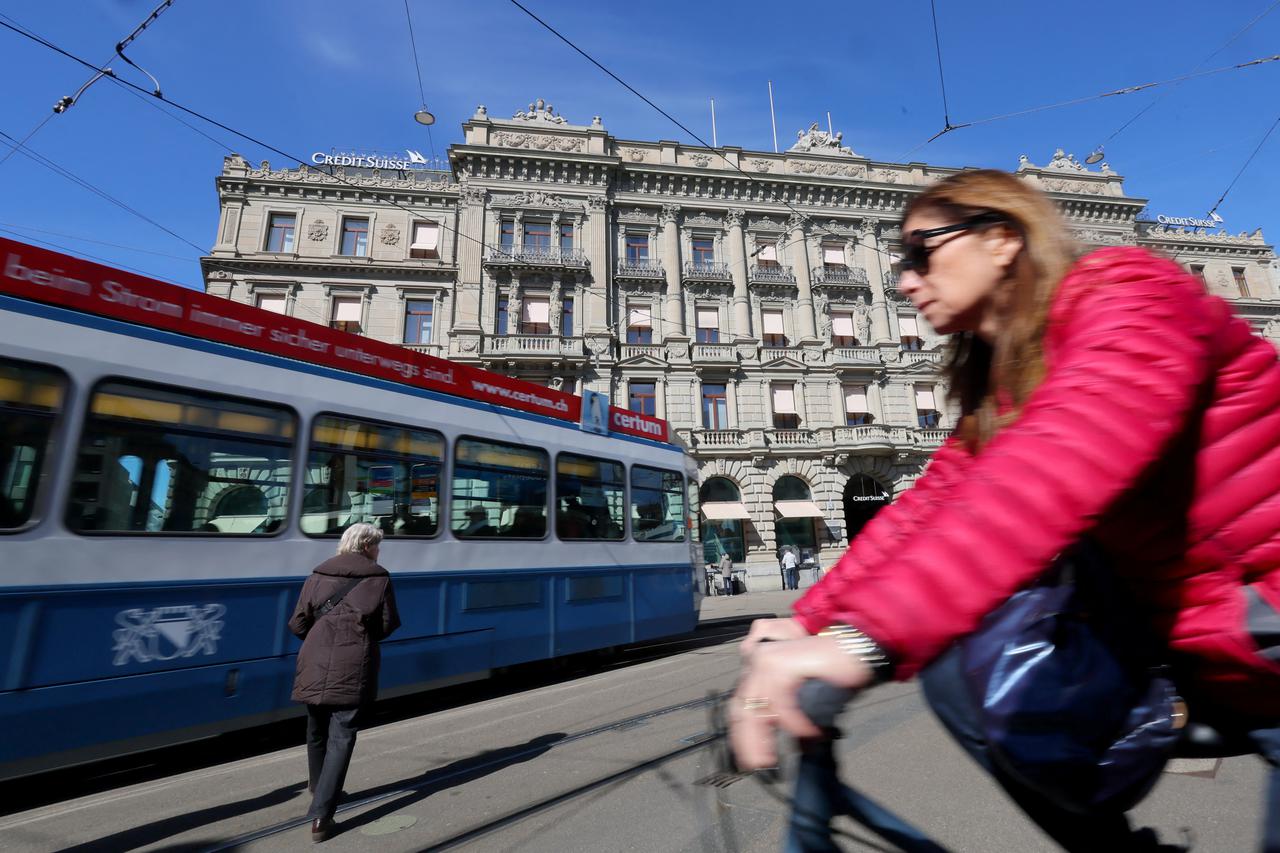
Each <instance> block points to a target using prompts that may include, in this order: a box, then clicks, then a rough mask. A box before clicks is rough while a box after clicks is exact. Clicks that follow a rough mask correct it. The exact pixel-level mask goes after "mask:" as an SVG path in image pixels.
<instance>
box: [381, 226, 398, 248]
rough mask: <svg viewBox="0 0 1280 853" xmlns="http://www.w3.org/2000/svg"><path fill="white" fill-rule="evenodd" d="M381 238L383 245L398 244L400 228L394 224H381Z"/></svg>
mask: <svg viewBox="0 0 1280 853" xmlns="http://www.w3.org/2000/svg"><path fill="white" fill-rule="evenodd" d="M381 239H382V245H384V246H399V245H400V229H399V228H397V227H396V226H394V225H385V226H383V228H382V237H381Z"/></svg>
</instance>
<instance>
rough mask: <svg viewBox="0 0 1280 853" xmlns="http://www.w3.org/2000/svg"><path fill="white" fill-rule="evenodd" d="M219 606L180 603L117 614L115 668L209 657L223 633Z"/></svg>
mask: <svg viewBox="0 0 1280 853" xmlns="http://www.w3.org/2000/svg"><path fill="white" fill-rule="evenodd" d="M226 612H227V608H226V606H225V605H222V604H206V605H203V606H201V605H197V604H182V605H177V606H172V607H156V608H153V609H151V610H144V609H142V608H133V609H130V610H121V611H120V612H119V613H117V614H116V624H117V625H119V626H120V627H119V628H116V629H115V630H114V631H112V632H111V637H112V639H114V640H115V648H114V649H113V651H114V652H115V659H114V660H113V661H112V663H113V664H114V665H115V666H124V665H125V664H127V663H128V662H129V661H131V660H134V661H137V662H138V663H153V662H155V661H170V660H177V659H178V658H190V657H195V656H196V655H198V654H202V653H203V654H206V655H212V654H215V653H216V652H217V651H218V640H219V639H220V638H221V634H222V617H223V615H224V614H225V613H226Z"/></svg>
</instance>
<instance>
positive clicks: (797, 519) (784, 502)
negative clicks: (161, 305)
mask: <svg viewBox="0 0 1280 853" xmlns="http://www.w3.org/2000/svg"><path fill="white" fill-rule="evenodd" d="M773 506H774V509H775V510H777V512H778V520H777V524H776V526H775V528H774V529H775V530H776V538H777V542H776V544H777V546H778V549H779V551H781V549H782V548H783V547H786V546H790V547H791V548H793V549H795V551H796V554H797V555H799V554H802V553H805V552H808V553H812V552H813V551H814V549H815V548H816V547H817V545H818V536H817V531H816V528H815V521H816V520H817V519H818V518H821V517H822V513H821V512H819V511H818V509H817V507H816V506H814V504H813V496H812V494H811V493H810V492H809V484H808V483H806V482H805V481H804V480H801V479H800V478H799V477H792V476H786V477H779V478H778V481H777V482H776V483H774V484H773Z"/></svg>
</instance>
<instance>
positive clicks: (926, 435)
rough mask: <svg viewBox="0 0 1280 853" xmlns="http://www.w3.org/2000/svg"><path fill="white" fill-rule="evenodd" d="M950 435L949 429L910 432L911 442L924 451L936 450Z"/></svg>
mask: <svg viewBox="0 0 1280 853" xmlns="http://www.w3.org/2000/svg"><path fill="white" fill-rule="evenodd" d="M950 435H951V430H949V429H917V430H914V431H913V432H912V435H911V438H912V442H913V443H914V444H915V445H916V447H920V448H923V449H925V450H937V449H938V448H939V447H941V446H942V445H943V443H944V442H946V440H947V438H948V437H949V436H950Z"/></svg>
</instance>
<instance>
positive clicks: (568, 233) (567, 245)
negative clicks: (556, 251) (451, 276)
mask: <svg viewBox="0 0 1280 853" xmlns="http://www.w3.org/2000/svg"><path fill="white" fill-rule="evenodd" d="M560 251H562V252H572V251H573V223H571V222H570V223H565V224H563V225H561V226H560Z"/></svg>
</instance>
